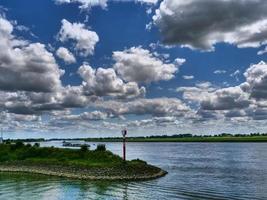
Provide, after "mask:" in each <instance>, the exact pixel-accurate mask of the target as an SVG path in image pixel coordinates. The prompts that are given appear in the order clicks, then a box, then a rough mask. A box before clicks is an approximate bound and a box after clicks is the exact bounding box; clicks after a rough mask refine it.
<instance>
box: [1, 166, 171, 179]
mask: <svg viewBox="0 0 267 200" xmlns="http://www.w3.org/2000/svg"><path fill="white" fill-rule="evenodd" d="M153 167H154V166H153ZM158 169H159V171H158V172H156V173H153V174H147V175H129V176H124V175H120V176H118V175H117V176H116V175H110V176H109V175H91V174H90V173H88V174H87V173H86V172H88V171H90V169H88V170H85V171H84V170H80V171H79V173H75V170H74V171H71V169H69V170H66V171H64V169H63V170H62V168H61V169H59V168H58V169H56V170H51V168H49V167H39V166H26V165H25V166H23V165H22V166H15V165H0V172H10V173H27V174H28V173H29V174H39V175H48V176H56V177H63V178H71V179H79V180H92V181H97V180H113V181H115V180H118V181H119V180H120V181H145V180H152V179H157V178H160V177H163V176H165V175H166V174H168V172H167V171H164V170H162V169H160V168H158Z"/></svg>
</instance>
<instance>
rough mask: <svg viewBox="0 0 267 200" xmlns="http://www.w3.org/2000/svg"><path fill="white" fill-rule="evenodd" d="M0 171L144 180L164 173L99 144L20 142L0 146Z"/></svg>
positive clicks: (85, 177)
mask: <svg viewBox="0 0 267 200" xmlns="http://www.w3.org/2000/svg"><path fill="white" fill-rule="evenodd" d="M0 171H20V172H33V173H42V174H48V175H60V176H65V177H72V178H84V179H133V180H135V179H147V178H156V177H158V176H160V175H161V176H162V175H164V174H165V172H164V171H163V170H161V169H160V168H157V167H155V166H152V165H148V164H147V163H146V162H145V161H141V160H138V159H137V160H132V161H123V159H122V158H121V157H119V156H117V155H114V154H113V153H111V152H110V151H107V150H105V148H104V147H103V146H100V147H99V148H97V149H96V150H93V151H90V150H88V149H87V148H86V147H81V148H80V149H67V148H66V149H63V148H54V147H39V146H38V145H37V144H36V145H33V146H32V145H30V144H27V145H24V144H23V143H22V142H16V143H15V144H1V145H0Z"/></svg>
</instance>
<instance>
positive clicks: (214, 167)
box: [0, 141, 267, 200]
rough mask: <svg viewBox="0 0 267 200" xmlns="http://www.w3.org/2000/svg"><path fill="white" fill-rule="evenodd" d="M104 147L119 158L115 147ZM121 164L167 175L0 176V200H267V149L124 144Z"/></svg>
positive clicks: (232, 145)
mask: <svg viewBox="0 0 267 200" xmlns="http://www.w3.org/2000/svg"><path fill="white" fill-rule="evenodd" d="M61 144H62V141H52V142H48V143H47V142H46V143H42V144H41V146H51V145H53V146H61ZM95 145H96V144H94V143H91V147H92V148H94V147H95ZM106 146H107V148H108V149H109V150H111V151H112V152H114V153H116V154H121V144H120V143H106ZM127 158H128V159H135V158H140V159H143V160H146V161H147V162H148V163H150V164H153V165H157V166H159V167H161V168H163V169H164V170H167V171H168V172H169V174H168V175H167V176H165V177H163V178H160V179H156V180H151V181H143V182H108V181H97V182H96V181H80V180H70V179H65V178H57V177H47V176H36V175H21V174H7V173H0V199H1V200H5V199H7V200H9V199H11V200H13V199H14V200H17V199H18V200H19V199H26V200H32V199H34V200H35V199H37V200H76V199H79V200H83V199H114V200H115V199H130V200H131V199H138V200H139V199H140V200H142V199H152V200H156V199H160V200H162V199H168V200H170V199H186V200H198V199H205V200H210V199H236V200H239V199H240V200H241V199H247V200H257V199H261V200H265V199H267V143H129V144H127Z"/></svg>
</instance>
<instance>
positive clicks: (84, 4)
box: [54, 0, 158, 10]
mask: <svg viewBox="0 0 267 200" xmlns="http://www.w3.org/2000/svg"><path fill="white" fill-rule="evenodd" d="M54 1H55V2H56V4H70V3H77V4H79V5H80V6H79V8H80V9H82V10H89V9H91V8H92V7H94V6H100V7H102V8H106V7H107V5H108V1H113V2H120V3H124V2H136V3H144V4H151V5H154V4H157V2H158V0H54Z"/></svg>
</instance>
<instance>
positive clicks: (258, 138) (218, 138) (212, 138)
mask: <svg viewBox="0 0 267 200" xmlns="http://www.w3.org/2000/svg"><path fill="white" fill-rule="evenodd" d="M55 140H60V141H61V140H83V141H86V142H122V138H121V137H99V138H64V139H62V138H52V139H44V138H38V139H34V138H33V139H14V140H10V139H8V140H6V142H18V141H22V142H25V143H27V142H44V141H55ZM127 142H267V133H251V134H230V133H222V134H218V135H193V134H175V135H152V136H144V137H127Z"/></svg>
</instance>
